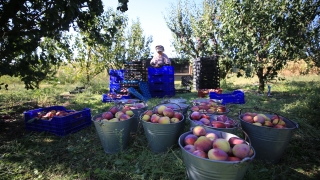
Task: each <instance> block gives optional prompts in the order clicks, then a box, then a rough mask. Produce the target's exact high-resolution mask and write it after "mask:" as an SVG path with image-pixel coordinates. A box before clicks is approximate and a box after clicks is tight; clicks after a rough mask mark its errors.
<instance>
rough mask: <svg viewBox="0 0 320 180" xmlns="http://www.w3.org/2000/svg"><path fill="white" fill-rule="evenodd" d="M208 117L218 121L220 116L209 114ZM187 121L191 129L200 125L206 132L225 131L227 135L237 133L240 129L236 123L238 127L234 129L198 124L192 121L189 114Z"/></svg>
mask: <svg viewBox="0 0 320 180" xmlns="http://www.w3.org/2000/svg"><path fill="white" fill-rule="evenodd" d="M191 112H192V111H191ZM207 115H208V116H209V117H210V121H212V120H216V119H217V117H218V116H219V115H216V114H207ZM187 121H188V122H189V123H190V127H195V126H199V125H200V126H203V127H204V128H205V129H206V130H217V131H223V132H227V133H236V130H237V128H238V127H239V124H238V122H236V125H235V127H233V128H215V127H211V126H207V125H205V124H199V123H196V122H195V121H193V120H192V119H190V114H188V116H187Z"/></svg>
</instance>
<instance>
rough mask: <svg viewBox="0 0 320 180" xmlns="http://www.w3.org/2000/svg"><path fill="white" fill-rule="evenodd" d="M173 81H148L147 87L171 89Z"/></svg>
mask: <svg viewBox="0 0 320 180" xmlns="http://www.w3.org/2000/svg"><path fill="white" fill-rule="evenodd" d="M173 88H174V82H159V83H149V89H150V90H151V89H152V90H165V89H173Z"/></svg>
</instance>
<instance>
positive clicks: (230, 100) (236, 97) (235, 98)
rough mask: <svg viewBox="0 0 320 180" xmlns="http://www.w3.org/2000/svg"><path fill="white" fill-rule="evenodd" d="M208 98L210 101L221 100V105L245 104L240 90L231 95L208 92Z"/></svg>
mask: <svg viewBox="0 0 320 180" xmlns="http://www.w3.org/2000/svg"><path fill="white" fill-rule="evenodd" d="M209 97H210V99H218V100H222V104H245V95H244V92H243V91H242V90H235V91H233V92H232V93H223V94H218V93H216V92H210V93H209Z"/></svg>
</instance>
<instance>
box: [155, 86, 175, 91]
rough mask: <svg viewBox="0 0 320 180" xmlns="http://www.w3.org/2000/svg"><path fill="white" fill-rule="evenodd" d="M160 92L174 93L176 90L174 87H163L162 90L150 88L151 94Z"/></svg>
mask: <svg viewBox="0 0 320 180" xmlns="http://www.w3.org/2000/svg"><path fill="white" fill-rule="evenodd" d="M158 91H161V92H172V91H175V88H174V87H161V88H153V87H151V88H150V92H158Z"/></svg>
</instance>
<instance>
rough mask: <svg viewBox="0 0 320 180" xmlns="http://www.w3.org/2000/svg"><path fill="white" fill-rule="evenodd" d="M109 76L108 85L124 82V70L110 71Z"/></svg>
mask: <svg viewBox="0 0 320 180" xmlns="http://www.w3.org/2000/svg"><path fill="white" fill-rule="evenodd" d="M109 75H110V83H120V82H122V81H123V80H124V70H123V69H120V70H114V69H110V71H109Z"/></svg>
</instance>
